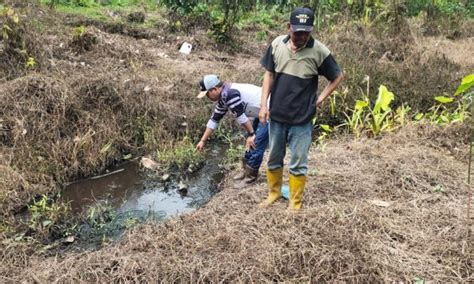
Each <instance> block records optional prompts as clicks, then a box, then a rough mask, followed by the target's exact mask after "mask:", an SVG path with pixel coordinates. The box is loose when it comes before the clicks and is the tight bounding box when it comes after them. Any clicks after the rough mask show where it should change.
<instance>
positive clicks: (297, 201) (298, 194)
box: [288, 174, 306, 212]
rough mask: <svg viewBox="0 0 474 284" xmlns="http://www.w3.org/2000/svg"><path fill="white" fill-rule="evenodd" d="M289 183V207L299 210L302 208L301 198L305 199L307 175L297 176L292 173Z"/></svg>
mask: <svg viewBox="0 0 474 284" xmlns="http://www.w3.org/2000/svg"><path fill="white" fill-rule="evenodd" d="M288 183H289V188H290V203H289V206H288V209H289V210H290V211H293V212H298V211H299V210H300V209H301V200H302V199H303V192H304V185H305V183H306V176H304V175H301V176H295V175H292V174H290V178H289V181H288Z"/></svg>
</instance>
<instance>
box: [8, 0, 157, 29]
mask: <svg viewBox="0 0 474 284" xmlns="http://www.w3.org/2000/svg"><path fill="white" fill-rule="evenodd" d="M64 2H65V1H63V3H57V4H56V5H55V9H56V10H57V11H58V12H60V13H65V14H71V15H78V16H82V17H85V18H89V19H94V20H99V21H104V22H112V23H114V22H124V21H126V16H127V14H129V13H131V12H137V11H142V12H145V13H147V15H146V19H145V22H144V23H143V24H136V23H133V24H132V25H133V26H141V27H148V28H151V27H154V26H155V25H156V23H157V21H158V19H159V18H161V17H162V16H161V13H162V9H160V6H159V5H158V3H157V1H155V0H111V1H109V3H108V4H107V5H105V4H103V5H100V4H97V3H95V2H94V1H92V0H90V1H89V2H87V1H86V0H84V1H83V2H87V3H89V4H87V5H84V6H79V5H74V4H64ZM71 2H72V1H71ZM40 3H41V4H43V5H49V3H50V0H40ZM0 7H1V6H0ZM112 14H114V15H116V16H112Z"/></svg>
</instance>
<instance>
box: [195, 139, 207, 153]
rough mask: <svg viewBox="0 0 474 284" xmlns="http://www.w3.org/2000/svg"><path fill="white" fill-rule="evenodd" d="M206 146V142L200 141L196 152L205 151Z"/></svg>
mask: <svg viewBox="0 0 474 284" xmlns="http://www.w3.org/2000/svg"><path fill="white" fill-rule="evenodd" d="M205 144H206V142H204V141H202V140H201V141H199V143H198V144H197V145H196V150H198V151H202V150H204V145H205Z"/></svg>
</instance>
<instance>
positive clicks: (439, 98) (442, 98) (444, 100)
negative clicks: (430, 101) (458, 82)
mask: <svg viewBox="0 0 474 284" xmlns="http://www.w3.org/2000/svg"><path fill="white" fill-rule="evenodd" d="M435 100H436V101H438V102H440V103H442V104H447V103H452V102H453V101H454V99H453V98H450V97H445V96H437V97H435Z"/></svg>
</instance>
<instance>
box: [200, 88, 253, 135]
mask: <svg viewBox="0 0 474 284" xmlns="http://www.w3.org/2000/svg"><path fill="white" fill-rule="evenodd" d="M261 94H262V88H261V87H258V86H255V85H252V84H237V83H225V84H224V85H223V86H222V92H221V96H220V98H219V100H218V101H217V103H216V106H215V108H214V111H213V113H212V115H211V118H210V119H209V121H208V122H207V127H208V128H210V129H212V130H215V129H216V128H217V126H218V125H219V121H220V120H221V119H222V118H223V117H224V115H225V114H226V113H227V111H228V110H230V111H231V112H232V113H233V114H234V116H235V118H236V120H237V121H238V122H239V123H240V124H244V123H246V122H247V121H248V120H249V117H250V118H257V117H258V113H259V112H260V101H261Z"/></svg>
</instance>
